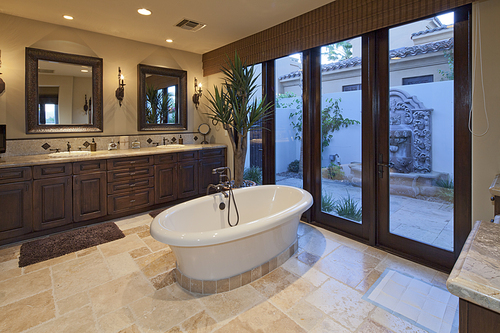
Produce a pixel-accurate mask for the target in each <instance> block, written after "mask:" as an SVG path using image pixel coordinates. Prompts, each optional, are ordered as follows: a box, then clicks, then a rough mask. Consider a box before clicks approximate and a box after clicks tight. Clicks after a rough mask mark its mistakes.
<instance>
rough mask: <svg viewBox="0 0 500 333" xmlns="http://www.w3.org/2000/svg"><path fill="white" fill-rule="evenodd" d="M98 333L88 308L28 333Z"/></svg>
mask: <svg viewBox="0 0 500 333" xmlns="http://www.w3.org/2000/svg"><path fill="white" fill-rule="evenodd" d="M47 332H64V333H98V330H97V327H96V323H95V320H94V317H93V316H92V309H91V308H90V306H86V307H83V308H81V309H78V310H76V311H73V312H70V313H67V314H65V315H64V316H61V317H58V318H56V319H54V320H51V321H49V322H46V323H44V324H42V325H40V326H37V327H36V328H34V329H33V330H31V331H30V333H47Z"/></svg>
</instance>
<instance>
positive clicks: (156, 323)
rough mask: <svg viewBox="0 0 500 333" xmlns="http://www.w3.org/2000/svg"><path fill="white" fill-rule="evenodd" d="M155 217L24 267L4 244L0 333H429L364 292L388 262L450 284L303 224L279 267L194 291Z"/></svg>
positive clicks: (137, 219)
mask: <svg viewBox="0 0 500 333" xmlns="http://www.w3.org/2000/svg"><path fill="white" fill-rule="evenodd" d="M151 220H152V219H151V217H149V215H147V214H140V215H136V216H132V217H129V218H124V219H119V220H116V221H115V222H116V223H117V225H118V226H119V227H120V228H121V229H122V230H123V231H124V233H125V234H126V237H125V238H123V239H120V240H117V241H113V242H110V243H107V244H103V245H99V246H97V247H93V248H89V249H86V250H82V251H79V252H76V253H71V254H68V255H65V256H63V257H60V258H55V259H51V260H49V261H45V262H42V263H38V264H34V265H31V266H27V267H24V268H19V267H18V256H19V247H20V245H14V246H7V247H2V248H0V332H9V333H15V332H30V333H35V332H50V333H53V332H65V333H70V332H75V333H76V332H78V333H82V332H122V333H146V332H148V333H149V332H231V333H233V332H273V333H276V332H287V333H289V332H374V333H378V332H424V331H423V330H421V329H420V328H418V327H415V326H413V325H412V324H410V323H408V322H405V321H403V320H402V319H400V318H398V317H396V316H394V315H392V314H390V313H388V312H386V311H385V310H382V309H381V308H379V307H376V306H375V305H373V304H371V303H369V302H367V301H364V300H363V299H361V297H362V296H363V294H364V293H365V292H366V291H367V290H368V289H369V288H370V286H371V285H372V284H373V283H374V282H375V281H376V280H377V279H378V278H379V277H380V275H381V274H382V272H384V270H385V269H386V268H391V269H394V270H397V271H399V272H401V273H406V274H409V275H411V276H414V277H416V278H418V279H420V280H423V281H425V282H428V283H430V284H433V285H435V286H438V287H441V288H444V289H445V288H446V287H445V282H446V279H447V275H446V274H443V273H440V272H437V271H435V270H433V269H430V268H427V267H424V266H421V265H418V264H415V263H412V262H410V261H407V260H404V259H401V258H398V257H396V256H393V255H390V254H387V253H385V252H382V251H380V250H377V249H373V248H371V247H368V246H366V245H363V244H360V243H357V242H355V241H352V240H350V239H348V238H345V237H342V236H339V235H336V234H334V233H331V232H329V231H326V230H323V229H320V228H315V227H311V226H309V225H306V224H302V223H301V225H300V227H299V250H298V251H297V252H296V254H295V255H294V256H293V257H292V258H290V259H289V260H288V261H287V262H286V263H285V264H284V265H282V266H281V267H279V268H277V269H276V270H274V271H273V272H271V273H270V274H268V275H266V276H264V277H262V278H260V279H257V280H255V281H253V282H252V283H250V284H248V285H246V286H243V287H241V288H238V289H236V290H233V291H230V292H227V293H223V294H218V295H211V296H202V295H198V294H190V293H188V292H185V291H184V290H183V289H181V288H180V287H179V286H178V285H177V284H176V283H174V282H173V278H172V274H171V272H170V271H171V270H172V268H173V267H174V265H175V264H174V256H173V253H172V252H171V250H170V248H169V247H168V246H167V245H164V244H162V243H159V242H157V241H155V240H154V239H153V238H152V237H151V236H150V234H149V224H150V222H151Z"/></svg>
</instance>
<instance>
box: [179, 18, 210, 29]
mask: <svg viewBox="0 0 500 333" xmlns="http://www.w3.org/2000/svg"><path fill="white" fill-rule="evenodd" d="M175 26H176V27H179V28H181V29H184V30H189V31H191V32H196V31H198V30H201V29H203V28H204V27H205V26H206V24H203V23H200V22H196V21H193V20H188V19H183V20H182V21H180V22H179V23H177V24H176V25H175Z"/></svg>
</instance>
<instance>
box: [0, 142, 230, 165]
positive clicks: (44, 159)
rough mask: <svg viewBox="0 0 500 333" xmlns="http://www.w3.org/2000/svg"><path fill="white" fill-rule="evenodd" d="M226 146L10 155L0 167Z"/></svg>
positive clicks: (2, 160) (3, 158) (209, 145)
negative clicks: (57, 155)
mask: <svg viewBox="0 0 500 333" xmlns="http://www.w3.org/2000/svg"><path fill="white" fill-rule="evenodd" d="M226 147H227V146H226V145H225V144H203V145H201V144H198V145H196V144H186V145H184V147H175V148H156V147H149V148H139V149H116V150H98V151H93V152H90V154H87V155H79V156H65V157H57V158H54V157H50V156H49V155H51V154H42V155H28V156H11V157H2V158H0V169H3V168H12V167H20V166H32V165H41V164H54V163H67V162H79V161H88V160H99V159H109V158H120V157H132V156H143V155H156V154H168V153H178V152H183V151H190V150H200V149H214V148H226ZM53 154H57V153H53Z"/></svg>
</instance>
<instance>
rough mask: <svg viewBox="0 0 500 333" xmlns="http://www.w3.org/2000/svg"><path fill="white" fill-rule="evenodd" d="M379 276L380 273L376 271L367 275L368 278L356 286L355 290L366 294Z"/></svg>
mask: <svg viewBox="0 0 500 333" xmlns="http://www.w3.org/2000/svg"><path fill="white" fill-rule="evenodd" d="M380 275H382V272H379V271H377V270H373V271H371V272H370V274H368V276H367V277H366V278H365V279H364V280H363V281H361V282H360V283H359V284H358V285H357V286H356V290H358V291H360V292H361V293H363V294H364V293H366V292H367V291H368V289H370V287H371V286H372V285H373V284H374V283H375V282H376V281H377V280H378V278H379V277H380Z"/></svg>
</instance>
